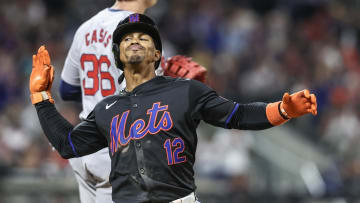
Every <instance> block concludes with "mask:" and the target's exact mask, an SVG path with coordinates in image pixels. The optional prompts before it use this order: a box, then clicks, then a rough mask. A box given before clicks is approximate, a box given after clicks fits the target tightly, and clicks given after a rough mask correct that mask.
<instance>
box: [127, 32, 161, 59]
mask: <svg viewBox="0 0 360 203" xmlns="http://www.w3.org/2000/svg"><path fill="white" fill-rule="evenodd" d="M160 56H161V53H160V51H158V50H156V48H155V44H154V41H153V39H152V37H151V36H150V35H147V34H144V33H141V32H134V33H129V34H127V35H125V36H124V37H123V39H122V40H121V42H120V60H121V62H123V63H124V64H132V65H135V64H141V63H146V64H151V63H155V62H156V61H157V60H159V59H160Z"/></svg>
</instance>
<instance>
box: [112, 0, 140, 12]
mask: <svg viewBox="0 0 360 203" xmlns="http://www.w3.org/2000/svg"><path fill="white" fill-rule="evenodd" d="M141 2H142V1H135V0H134V1H115V4H114V5H113V6H112V7H111V8H112V9H118V10H125V11H132V12H134V13H141V14H143V13H144V12H145V10H146V9H147V6H146V5H144V4H143V3H141Z"/></svg>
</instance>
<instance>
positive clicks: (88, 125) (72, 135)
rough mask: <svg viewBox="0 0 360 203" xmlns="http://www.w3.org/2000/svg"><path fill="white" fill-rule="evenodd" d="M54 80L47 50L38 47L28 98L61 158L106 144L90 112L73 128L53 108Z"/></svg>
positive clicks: (86, 152) (86, 151)
mask: <svg viewBox="0 0 360 203" xmlns="http://www.w3.org/2000/svg"><path fill="white" fill-rule="evenodd" d="M53 79H54V67H53V66H51V65H50V56H49V53H48V52H47V50H46V49H45V47H44V46H41V47H40V48H39V50H38V53H37V54H36V55H34V56H33V69H32V72H31V76H30V93H31V96H30V97H31V101H32V103H33V104H34V105H35V108H36V110H37V113H38V117H39V120H40V123H41V127H42V128H43V130H44V133H45V135H46V137H47V138H48V140H49V141H50V143H51V144H52V145H53V146H54V147H55V149H56V150H57V151H58V152H59V153H60V155H61V156H62V157H63V158H73V157H76V156H83V155H86V154H90V153H93V152H96V151H98V150H100V149H102V148H104V147H106V146H107V142H106V139H105V137H103V136H101V135H100V134H99V133H98V131H97V128H96V123H95V117H94V115H93V114H91V115H90V116H89V117H88V119H86V120H84V121H83V122H81V123H80V124H79V125H78V126H76V127H75V128H74V127H73V126H72V125H71V124H70V123H69V122H68V121H67V120H66V119H64V118H63V117H62V116H61V114H60V113H59V112H58V111H57V110H56V108H55V106H54V100H53V99H52V97H51V93H50V90H51V84H52V81H53Z"/></svg>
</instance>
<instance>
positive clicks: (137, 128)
mask: <svg viewBox="0 0 360 203" xmlns="http://www.w3.org/2000/svg"><path fill="white" fill-rule="evenodd" d="M167 109H168V105H164V106H160V102H156V103H154V104H153V106H152V108H151V109H148V110H147V112H146V113H147V114H148V115H150V116H149V122H148V124H147V125H146V127H145V121H144V120H143V119H137V120H136V121H134V122H133V123H132V124H131V126H130V129H129V132H128V135H127V136H126V135H125V127H126V121H127V117H128V115H129V114H130V110H127V111H125V112H123V113H122V115H121V118H120V121H119V116H120V114H118V115H116V116H115V117H113V119H112V121H111V123H110V139H111V141H110V150H111V152H112V154H114V153H115V152H116V151H117V149H118V143H120V145H121V146H126V145H127V144H128V143H129V142H130V140H138V139H142V138H143V137H145V135H147V134H148V133H150V134H156V133H158V132H159V131H161V130H163V131H168V130H170V129H171V128H172V127H173V121H172V118H171V115H170V112H168V111H166V110H167ZM159 112H163V114H162V116H161V118H160V121H159V122H158V123H157V124H156V123H155V122H156V120H157V116H158V113H159Z"/></svg>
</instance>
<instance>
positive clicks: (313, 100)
mask: <svg viewBox="0 0 360 203" xmlns="http://www.w3.org/2000/svg"><path fill="white" fill-rule="evenodd" d="M310 101H311V103H312V104H316V97H315V95H314V94H310Z"/></svg>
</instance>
